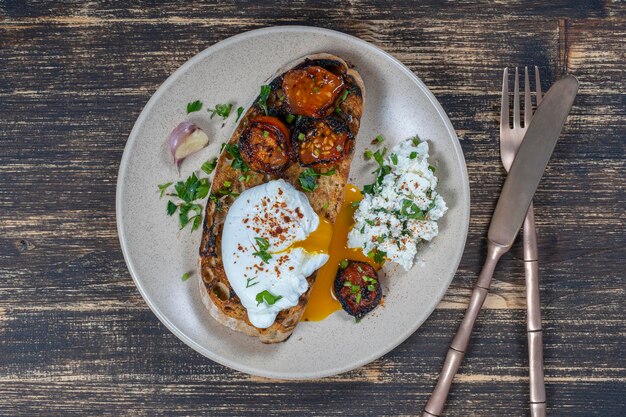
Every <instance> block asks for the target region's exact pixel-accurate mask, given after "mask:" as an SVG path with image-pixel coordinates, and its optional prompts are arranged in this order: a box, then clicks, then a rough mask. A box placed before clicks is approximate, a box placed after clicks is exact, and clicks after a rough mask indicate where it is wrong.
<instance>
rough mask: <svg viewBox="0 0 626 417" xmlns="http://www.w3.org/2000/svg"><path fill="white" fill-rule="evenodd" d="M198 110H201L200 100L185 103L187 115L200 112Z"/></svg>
mask: <svg viewBox="0 0 626 417" xmlns="http://www.w3.org/2000/svg"><path fill="white" fill-rule="evenodd" d="M200 109H202V102H201V101H200V100H196V101H194V102H191V103H187V114H189V113H193V112H196V111H200Z"/></svg>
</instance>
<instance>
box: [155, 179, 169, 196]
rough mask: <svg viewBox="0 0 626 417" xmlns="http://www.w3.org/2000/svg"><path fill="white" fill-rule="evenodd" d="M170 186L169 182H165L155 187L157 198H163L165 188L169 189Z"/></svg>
mask: <svg viewBox="0 0 626 417" xmlns="http://www.w3.org/2000/svg"><path fill="white" fill-rule="evenodd" d="M170 185H172V183H171V182H166V183H165V184H160V185H157V187H159V191H160V193H159V198H163V196H164V195H165V191H166V190H167V187H169V186H170Z"/></svg>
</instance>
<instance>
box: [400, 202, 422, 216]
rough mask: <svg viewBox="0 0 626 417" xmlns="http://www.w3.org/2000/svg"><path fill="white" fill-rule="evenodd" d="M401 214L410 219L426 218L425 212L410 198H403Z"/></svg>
mask: <svg viewBox="0 0 626 417" xmlns="http://www.w3.org/2000/svg"><path fill="white" fill-rule="evenodd" d="M400 214H401V215H403V216H404V217H407V218H409V219H417V220H424V219H425V218H426V216H425V214H424V212H423V211H422V210H420V208H419V207H418V206H417V204H415V203H414V202H413V201H411V200H409V199H406V198H405V199H404V200H402V208H401V209H400Z"/></svg>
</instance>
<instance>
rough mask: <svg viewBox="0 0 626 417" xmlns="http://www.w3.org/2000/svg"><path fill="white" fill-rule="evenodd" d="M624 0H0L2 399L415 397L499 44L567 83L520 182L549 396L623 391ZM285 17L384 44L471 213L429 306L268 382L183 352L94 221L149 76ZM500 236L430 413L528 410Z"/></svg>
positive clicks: (437, 348) (125, 403)
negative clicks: (484, 294) (399, 335)
mask: <svg viewBox="0 0 626 417" xmlns="http://www.w3.org/2000/svg"><path fill="white" fill-rule="evenodd" d="M625 16H626V7H624V5H623V3H620V2H610V1H606V2H604V1H573V2H572V1H557V2H549V3H546V4H544V5H542V6H539V7H536V8H528V6H527V5H524V4H523V3H522V2H519V3H517V2H516V3H513V2H511V3H506V2H505V3H502V2H483V3H480V4H475V3H472V2H465V1H461V2H455V3H454V4H448V3H439V2H436V1H426V2H419V3H408V2H399V1H398V2H382V1H373V2H365V1H360V0H354V1H350V2H347V3H345V4H343V5H342V6H341V7H336V6H335V5H334V2H330V1H325V2H302V1H299V2H287V1H277V2H271V3H265V2H255V1H246V2H239V3H234V4H233V3H232V2H225V1H220V2H217V3H202V4H201V3H199V2H185V3H183V2H174V1H164V2H158V3H155V2H136V3H133V5H130V6H129V5H124V6H122V5H120V4H119V3H117V2H110V1H106V0H96V1H92V2H85V3H82V2H78V1H62V2H44V1H41V2H39V1H32V2H23V1H17V0H16V1H6V0H0V125H1V126H2V128H1V129H0V414H1V415H10V416H15V415H29V416H31V415H64V416H66V415H78V414H85V415H94V414H96V415H115V416H119V415H133V416H137V415H150V416H152V415H198V414H206V415H212V416H227V415H245V416H252V415H259V416H267V415H280V416H292V415H293V416H301V415H319V416H332V415H350V416H352V415H359V416H360V415H364V416H380V415H385V416H399V415H416V414H418V413H419V412H420V411H421V410H422V407H423V405H424V403H425V401H426V399H427V398H428V395H429V393H430V391H431V390H432V388H433V386H434V383H435V380H436V377H437V374H438V372H439V370H440V366H441V363H442V361H443V357H444V355H445V352H446V351H447V346H448V344H449V342H450V339H451V337H452V335H453V333H454V331H455V329H456V326H457V325H458V323H459V322H460V320H461V317H462V314H463V310H464V308H465V306H466V305H467V302H468V298H469V294H470V289H471V287H472V285H473V282H474V280H475V278H476V274H477V271H478V270H479V268H480V265H481V263H482V260H483V257H484V255H485V249H486V245H485V235H486V231H487V227H488V222H489V218H490V215H491V212H492V210H493V209H494V207H495V202H496V198H497V195H498V191H499V189H500V187H501V186H502V183H503V181H504V170H503V169H502V167H501V165H500V161H499V155H498V147H497V135H498V129H497V126H498V120H499V114H498V112H499V105H500V103H499V89H500V86H499V84H500V81H499V80H500V77H501V70H502V68H503V67H504V66H507V65H508V66H514V65H521V66H523V65H535V64H536V65H539V66H540V68H541V76H542V79H543V87H544V90H545V89H547V87H548V86H549V85H550V84H551V83H552V82H554V81H555V80H556V79H557V78H558V77H559V76H560V75H561V74H563V73H564V72H570V73H572V74H574V75H576V76H577V77H579V80H580V83H581V84H580V85H581V88H580V94H579V96H578V98H577V100H576V103H575V105H574V109H573V112H572V115H571V117H570V118H569V120H568V124H567V125H566V127H565V130H564V133H563V136H562V138H561V140H560V142H559V143H558V144H557V147H556V150H555V154H554V157H553V159H552V161H551V162H550V164H549V166H548V169H547V172H546V175H545V177H544V179H543V180H542V182H541V184H540V186H539V190H538V192H537V197H536V199H535V208H536V222H537V226H538V237H539V253H540V260H539V265H540V273H541V297H542V306H543V311H542V313H543V318H544V329H545V340H544V342H545V362H546V382H547V387H546V388H547V396H548V406H549V409H548V412H549V414H550V415H552V416H578V415H580V416H582V415H585V416H588V415H597V416H620V415H623V414H624V410H625V409H626V363H625V361H624V358H625V357H626V348H625V347H624V346H626V319H625V314H624V311H625V309H626V301H625V300H626V260H625V259H626V256H625V255H626V253H625V252H626V251H625V247H626V235H625V233H624V232H625V231H624V224H625V220H626V219H625V215H624V213H625V209H626V201H625V200H626V198H625V195H626V194H625V191H624V186H625V185H626V184H625V180H624V172H625V168H626V167H625V165H626V164H625V152H624V151H625V149H624V148H625V139H626V122H625V120H626V93H625V92H624V84H625V83H626V74H625V71H624V60H625V58H626V46H625V45H626V43H624V41H623V39H624V38H625V35H626V17H625ZM285 24H306V25H313V26H321V27H327V28H331V29H336V30H340V31H344V32H347V33H349V34H352V35H355V36H358V37H360V38H362V39H364V40H367V41H369V42H372V43H374V44H375V45H378V46H380V47H381V48H383V49H384V50H386V51H388V52H390V53H391V54H393V55H394V56H396V57H397V58H399V59H400V60H401V61H402V62H404V63H405V64H406V65H407V66H409V68H411V69H412V70H413V71H414V72H415V73H416V74H417V75H418V76H419V77H420V78H421V79H422V80H423V81H424V82H425V83H426V84H427V85H428V86H429V87H430V88H431V90H432V91H433V93H434V94H435V95H436V96H437V98H438V99H439V100H440V102H441V104H442V106H443V107H444V109H445V110H446V111H447V113H448V115H449V116H450V118H451V120H452V123H453V125H454V126H455V128H456V130H457V133H458V135H459V137H460V139H461V145H462V146H463V150H464V152H465V158H466V161H467V165H468V171H469V175H470V181H471V184H470V186H471V193H472V194H471V198H472V202H473V204H472V213H471V224H470V232H469V236H468V242H467V247H466V250H465V254H464V257H463V259H462V261H461V265H460V267H459V270H458V273H457V276H456V277H455V279H454V281H453V283H452V286H451V287H450V289H449V291H448V293H447V295H446V297H445V298H444V300H443V301H442V302H441V304H440V306H439V308H438V309H437V310H436V311H435V312H434V314H433V315H432V316H431V317H430V318H429V319H428V320H427V321H426V323H425V324H424V325H423V326H422V327H421V328H420V329H419V330H418V331H417V332H416V333H415V334H414V335H413V336H411V337H410V338H409V339H408V340H407V341H406V342H405V343H403V344H402V345H401V346H399V347H398V348H397V349H395V350H394V351H392V352H391V353H389V354H388V355H386V356H384V357H383V358H381V359H379V360H377V361H375V362H374V363H372V364H370V365H368V366H365V367H363V368H361V369H358V370H355V371H353V372H350V373H347V374H344V375H340V376H337V377H334V378H326V379H322V380H317V381H307V382H280V381H270V380H265V379H260V378H254V377H250V376H247V375H245V374H241V373H239V372H236V371H232V370H230V369H227V368H225V367H222V366H220V365H218V364H215V363H213V362H211V361H210V360H208V359H206V358H204V357H202V356H200V355H199V354H197V353H195V352H194V351H192V350H191V349H189V348H187V347H186V346H185V345H184V344H183V343H182V342H180V341H179V340H178V339H177V338H176V337H175V336H173V335H172V334H171V333H170V332H169V331H168V330H167V329H166V328H165V327H164V326H163V325H161V324H160V323H159V322H158V320H157V319H156V317H155V316H154V315H153V314H152V313H151V312H150V310H149V309H148V307H147V305H146V304H145V303H144V302H143V300H142V299H141V297H140V295H139V293H138V292H137V290H136V289H135V287H134V285H133V283H132V280H131V279H130V276H129V274H128V271H127V269H126V266H125V264H124V260H123V258H122V254H121V251H120V249H119V243H118V238H117V232H116V226H115V204H114V201H115V182H116V176H117V169H118V164H119V160H120V158H121V155H122V152H123V149H124V145H125V142H126V138H127V136H128V133H129V132H130V129H131V127H132V125H133V123H134V121H135V119H136V117H137V116H138V115H139V112H140V111H141V108H142V107H143V106H144V105H145V103H146V102H147V100H148V99H149V97H150V96H151V94H152V93H153V92H154V91H155V90H156V89H157V88H158V86H159V85H160V83H161V82H163V81H164V80H165V78H167V76H169V74H170V73H171V72H173V71H174V70H175V69H176V68H178V67H179V66H180V65H181V64H183V63H184V62H185V61H186V60H187V59H189V58H190V57H192V56H193V55H194V54H196V53H198V52H199V51H201V50H203V49H204V48H206V47H207V46H209V45H212V44H213V43H215V42H217V41H220V40H222V39H225V38H226V37H228V36H231V35H234V34H237V33H240V32H243V31H246V30H249V29H254V28H259V27H265V26H270V25H285ZM521 256H522V252H521V245H519V244H518V245H516V247H515V248H514V250H513V251H512V252H511V253H509V254H507V255H506V256H505V258H504V259H503V260H502V262H501V265H500V267H499V268H498V270H497V271H496V275H495V282H494V284H493V287H492V292H491V294H490V296H489V298H488V300H487V302H486V310H484V311H483V313H482V314H481V316H480V318H479V323H478V327H477V328H476V330H475V333H474V337H473V339H472V345H471V347H470V350H469V352H468V354H467V357H466V359H465V362H464V364H463V366H462V368H461V371H460V373H459V374H458V375H457V377H456V379H455V383H454V385H453V388H452V392H451V396H450V398H449V401H448V406H447V413H446V415H448V416H474V415H476V416H524V415H527V414H528V412H527V411H526V410H527V402H528V388H527V384H528V375H527V359H526V333H525V316H524V315H525V312H524V269H523V265H522V263H521V262H520V258H521Z"/></svg>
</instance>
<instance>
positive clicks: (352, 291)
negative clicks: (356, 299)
mask: <svg viewBox="0 0 626 417" xmlns="http://www.w3.org/2000/svg"><path fill="white" fill-rule="evenodd" d="M360 289H361V287H359V286H358V285H352V286H351V287H350V292H351V293H352V294H356V293H357V292H359V290H360Z"/></svg>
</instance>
